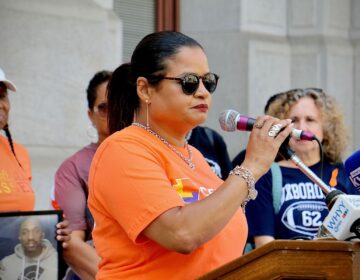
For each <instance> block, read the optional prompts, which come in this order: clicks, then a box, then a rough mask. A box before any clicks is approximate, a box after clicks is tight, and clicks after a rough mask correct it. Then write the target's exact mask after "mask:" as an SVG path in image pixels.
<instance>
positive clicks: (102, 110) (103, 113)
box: [94, 102, 108, 118]
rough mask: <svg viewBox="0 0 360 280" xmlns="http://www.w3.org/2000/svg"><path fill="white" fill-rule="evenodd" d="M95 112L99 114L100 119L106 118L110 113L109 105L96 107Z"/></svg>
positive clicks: (103, 104)
mask: <svg viewBox="0 0 360 280" xmlns="http://www.w3.org/2000/svg"><path fill="white" fill-rule="evenodd" d="M94 112H95V113H97V114H99V116H100V117H102V118H106V117H107V113H108V106H107V103H105V102H103V103H100V104H99V105H96V106H94Z"/></svg>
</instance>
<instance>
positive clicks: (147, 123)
mask: <svg viewBox="0 0 360 280" xmlns="http://www.w3.org/2000/svg"><path fill="white" fill-rule="evenodd" d="M145 102H146V127H147V128H149V127H150V124H149V100H146V101H145Z"/></svg>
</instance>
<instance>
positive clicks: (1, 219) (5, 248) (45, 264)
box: [0, 210, 62, 280]
mask: <svg viewBox="0 0 360 280" xmlns="http://www.w3.org/2000/svg"><path fill="white" fill-rule="evenodd" d="M61 220H62V211H61V210H49V211H29V212H4V213H0V280H8V279H31V280H43V279H44V280H58V279H60V277H61V273H62V267H61V266H62V261H61V260H62V246H61V244H60V242H58V241H57V240H56V224H57V223H58V222H60V221H61Z"/></svg>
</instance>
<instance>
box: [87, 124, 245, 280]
mask: <svg viewBox="0 0 360 280" xmlns="http://www.w3.org/2000/svg"><path fill="white" fill-rule="evenodd" d="M191 149H192V151H193V162H194V163H195V165H196V169H195V170H192V169H191V168H190V167H189V166H188V165H187V164H186V163H185V162H184V161H183V160H182V159H181V158H180V157H179V156H178V155H177V154H176V153H174V152H173V151H171V150H170V149H169V147H167V146H166V145H165V144H164V143H162V142H161V141H160V140H159V139H158V138H156V137H155V136H154V135H152V134H150V133H149V132H147V131H146V130H144V129H142V128H139V127H136V126H130V127H128V128H125V129H123V130H122V131H120V132H117V133H115V134H113V135H111V136H110V137H108V138H107V139H106V140H105V141H104V142H103V143H102V144H101V145H100V147H99V148H98V150H97V151H96V154H95V157H94V159H93V161H92V165H91V168H90V175H89V190H90V192H89V207H90V210H91V212H92V214H93V216H94V218H95V222H96V225H95V229H94V231H93V238H94V243H95V248H96V251H97V253H98V254H99V255H100V257H101V259H102V260H101V262H100V264H99V272H98V274H97V276H96V278H97V279H107V280H111V279H194V278H196V277H199V276H201V275H203V274H205V273H207V272H209V271H211V270H213V269H215V268H217V267H219V266H221V265H223V264H225V263H227V262H229V261H231V260H233V259H235V258H237V257H240V256H241V255H242V252H243V248H244V245H245V241H246V238H247V233H248V231H247V230H248V229H247V223H246V219H245V215H244V214H243V212H242V210H241V209H239V210H238V211H237V212H236V213H235V214H234V216H233V217H232V218H231V220H230V221H229V223H228V224H227V225H226V226H225V227H224V229H223V230H221V231H220V232H219V233H218V234H217V235H216V236H215V237H214V238H213V239H212V240H210V241H209V242H207V243H206V244H204V245H202V246H200V247H199V248H197V249H196V250H194V251H193V252H192V253H191V254H187V255H184V254H180V253H177V252H174V251H170V250H168V249H166V248H164V247H162V246H160V245H159V244H158V243H156V242H154V241H152V240H150V239H147V238H146V237H145V236H143V235H141V232H142V231H143V230H144V229H145V228H146V227H147V226H148V225H149V224H150V223H151V222H152V221H153V220H154V219H156V218H157V217H158V216H160V215H161V214H162V213H164V212H165V211H167V210H169V209H170V208H173V207H177V206H180V207H181V206H184V205H185V204H187V203H192V202H196V201H198V200H200V199H203V198H205V197H206V196H208V195H210V194H211V193H212V192H213V191H214V190H215V189H217V188H218V187H219V186H220V185H221V184H222V180H220V179H219V178H218V177H217V176H216V175H215V174H214V173H213V172H212V170H211V169H210V167H209V166H208V164H207V163H206V161H205V159H204V158H203V156H202V155H201V154H200V152H199V151H198V150H196V149H195V148H194V147H191ZM178 150H179V151H180V152H182V153H183V154H184V155H187V150H186V149H185V148H178Z"/></svg>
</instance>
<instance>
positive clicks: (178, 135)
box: [0, 31, 356, 280]
mask: <svg viewBox="0 0 360 280" xmlns="http://www.w3.org/2000/svg"><path fill="white" fill-rule="evenodd" d="M218 81H219V76H218V75H217V74H215V73H213V72H212V71H211V70H210V68H209V64H208V59H207V55H206V53H205V50H204V49H203V47H202V46H201V45H200V44H199V42H197V41H196V40H194V39H193V38H191V37H188V36H186V35H185V34H182V33H180V32H172V31H163V32H155V33H151V34H149V35H147V36H145V37H144V38H143V39H142V40H141V41H140V42H139V44H138V45H137V46H136V48H135V50H134V52H133V54H132V57H131V61H130V62H128V63H124V64H121V65H120V66H119V67H118V68H116V69H115V70H114V71H113V72H111V71H100V72H97V73H95V75H94V76H93V77H92V78H91V80H90V82H89V85H88V88H87V103H88V117H89V119H90V121H91V123H92V125H93V127H94V128H95V129H96V132H97V136H98V137H97V141H96V142H94V143H90V144H89V145H87V146H85V147H84V148H82V149H81V150H79V151H78V152H76V153H75V154H74V155H72V156H71V157H69V158H68V159H66V160H64V162H63V163H62V164H61V166H60V167H59V168H58V170H57V172H56V174H55V176H54V181H55V200H56V204H57V205H58V207H59V209H62V210H63V211H64V214H65V217H66V220H65V221H64V222H61V223H59V224H58V227H59V231H58V235H57V238H58V240H60V241H62V242H63V247H64V249H63V257H64V259H65V261H66V263H67V264H68V266H69V269H68V271H67V273H66V276H65V279H68V280H70V279H72V280H75V279H95V278H96V279H165V278H166V277H167V278H171V279H195V278H197V277H199V276H201V275H203V274H205V273H207V272H209V271H211V270H213V269H216V268H218V267H220V266H221V265H223V264H225V263H228V262H230V261H232V260H234V259H236V258H238V257H240V256H241V255H242V254H243V251H244V248H245V245H246V243H247V242H250V243H252V244H253V245H254V247H259V246H262V245H264V244H266V243H268V242H270V241H272V240H274V239H313V238H314V236H315V234H316V232H317V231H318V228H319V226H320V225H321V224H322V221H323V220H324V218H325V217H326V215H327V214H328V208H327V206H326V204H325V197H324V194H323V193H322V191H321V189H320V188H319V187H318V186H317V185H316V184H315V183H313V182H312V181H311V180H310V179H309V178H308V177H307V176H306V175H305V174H304V173H303V172H302V171H301V170H300V169H299V168H298V167H297V166H296V165H295V164H294V163H293V162H291V161H289V160H285V159H284V158H281V156H279V154H278V151H279V148H280V146H281V145H282V144H283V143H284V141H288V140H289V137H290V135H291V133H292V130H293V129H294V128H297V129H301V130H304V131H308V132H311V133H312V134H314V135H315V136H316V138H317V139H318V140H319V143H321V144H322V149H321V147H320V146H319V145H318V143H317V142H315V141H305V140H296V139H294V138H291V137H290V140H289V143H288V145H289V147H290V148H291V149H292V150H293V151H295V153H296V154H297V155H298V156H299V158H300V159H301V160H302V161H303V162H304V164H305V165H306V166H308V167H309V168H310V169H311V170H312V171H313V172H314V173H315V174H318V175H319V177H321V179H322V180H323V181H324V182H325V183H326V184H327V185H329V186H330V187H331V188H336V189H339V190H341V191H343V192H345V193H350V194H353V193H356V192H355V191H354V189H353V188H351V183H350V181H349V179H348V177H347V176H346V174H345V171H344V167H343V165H342V160H343V154H344V152H345V149H346V145H347V142H346V138H345V137H344V135H346V129H345V126H344V122H343V119H342V115H341V113H340V111H339V110H338V108H337V106H336V102H335V100H334V99H333V98H332V97H331V96H329V95H328V94H326V93H325V92H324V91H323V90H322V89H316V88H303V89H292V90H289V91H286V92H282V93H277V94H275V95H274V96H272V97H271V98H270V99H269V100H268V102H267V104H266V106H265V114H264V115H263V116H260V117H258V118H257V119H256V121H255V124H254V129H253V130H252V131H251V133H250V135H249V139H248V143H247V145H246V147H239V150H242V151H241V152H240V153H239V155H238V156H236V157H235V158H234V160H233V161H232V162H231V161H230V157H229V154H228V151H227V147H226V144H225V142H224V139H223V138H222V137H221V135H220V134H219V133H217V132H216V131H215V130H213V129H210V128H208V127H204V126H202V124H203V123H204V122H205V121H206V118H207V116H208V114H209V112H210V109H211V103H212V94H214V93H215V90H216V87H217V83H218ZM9 90H10V91H16V87H15V85H14V84H13V83H12V82H11V81H9V80H8V79H6V77H5V74H4V73H3V72H2V70H1V69H0V128H2V129H3V130H4V131H5V135H6V137H3V136H1V135H0V149H1V150H2V151H3V154H4V155H5V156H4V158H5V160H4V161H1V162H0V165H1V166H0V167H1V170H2V172H6V174H5V175H6V176H5V175H4V174H1V176H2V177H1V178H0V180H1V184H0V188H2V189H0V190H1V191H0V211H26V210H32V209H33V208H34V192H33V190H32V187H31V168H30V159H29V156H28V154H27V152H26V149H25V148H24V147H23V146H21V145H19V144H17V143H15V142H14V141H13V140H12V137H11V134H10V130H9V126H8V114H9V108H10V102H9V98H8V91H9ZM273 167H274V168H273ZM274 170H277V171H274ZM274 172H277V175H276V176H277V177H279V178H280V181H279V182H278V183H275V181H274V177H275V173H274ZM5 178H6V180H8V181H5ZM10 180H11V181H10ZM3 182H4V183H3ZM10 186H14V187H12V188H10ZM15 186H16V187H15ZM9 193H10V194H11V195H7V194H9ZM275 202H276V203H275ZM259 213H261V215H259ZM20 241H21V239H20ZM39 244H41V243H39ZM19 246H20V245H19ZM17 250H19V249H17ZM9 258H10V257H7V259H6V258H5V259H4V261H3V262H2V263H4V264H5V263H6V261H7V260H9ZM2 269H3V268H1V266H0V272H1V270H2ZM0 275H1V274H0ZM0 279H1V278H0ZM36 279H37V278H36ZM49 279H50V278H49Z"/></svg>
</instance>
